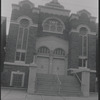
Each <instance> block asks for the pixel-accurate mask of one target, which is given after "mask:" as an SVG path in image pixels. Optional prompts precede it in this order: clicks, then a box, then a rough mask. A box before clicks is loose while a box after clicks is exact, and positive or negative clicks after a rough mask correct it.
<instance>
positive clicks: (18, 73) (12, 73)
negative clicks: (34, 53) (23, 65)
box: [10, 71, 25, 87]
mask: <svg viewBox="0 0 100 100" xmlns="http://www.w3.org/2000/svg"><path fill="white" fill-rule="evenodd" d="M14 74H17V75H23V76H22V84H21V87H23V86H24V79H25V73H24V72H20V71H12V72H11V78H10V86H12V83H13V75H14Z"/></svg>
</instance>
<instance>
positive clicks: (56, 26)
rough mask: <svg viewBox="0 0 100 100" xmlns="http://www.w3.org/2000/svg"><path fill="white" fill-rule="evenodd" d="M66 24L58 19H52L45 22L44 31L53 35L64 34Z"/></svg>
mask: <svg viewBox="0 0 100 100" xmlns="http://www.w3.org/2000/svg"><path fill="white" fill-rule="evenodd" d="M63 30H64V24H63V22H61V21H60V20H58V19H56V18H50V19H47V20H45V21H44V23H43V31H46V32H53V33H63Z"/></svg>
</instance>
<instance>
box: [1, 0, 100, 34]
mask: <svg viewBox="0 0 100 100" xmlns="http://www.w3.org/2000/svg"><path fill="white" fill-rule="evenodd" d="M20 1H22V0H1V16H5V17H7V34H8V29H9V22H10V16H11V11H12V4H18V3H19V2H20ZM30 1H31V2H33V3H34V4H35V6H36V7H37V6H38V5H45V4H46V3H48V2H50V1H51V0H30ZM58 1H59V2H60V3H61V4H62V5H63V6H64V7H65V9H67V10H71V13H76V12H77V11H80V10H82V9H86V10H87V11H89V12H90V13H91V14H92V16H94V17H97V22H98V9H99V8H98V0H58Z"/></svg>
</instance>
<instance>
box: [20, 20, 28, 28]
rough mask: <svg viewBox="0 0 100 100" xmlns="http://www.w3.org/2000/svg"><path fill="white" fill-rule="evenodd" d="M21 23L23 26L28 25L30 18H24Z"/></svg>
mask: <svg viewBox="0 0 100 100" xmlns="http://www.w3.org/2000/svg"><path fill="white" fill-rule="evenodd" d="M20 25H21V26H22V27H28V26H29V20H28V19H22V20H21V21H20Z"/></svg>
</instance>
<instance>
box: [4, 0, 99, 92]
mask: <svg viewBox="0 0 100 100" xmlns="http://www.w3.org/2000/svg"><path fill="white" fill-rule="evenodd" d="M95 20H96V18H95V17H93V16H91V14H90V13H89V12H88V11H86V10H80V11H78V12H77V13H73V14H70V10H66V9H65V8H64V7H63V6H62V5H61V4H60V3H59V2H58V1H57V0H53V1H51V2H49V3H47V4H45V5H44V6H38V7H35V6H34V4H33V3H32V2H30V1H29V0H23V1H20V2H19V4H18V5H16V4H13V5H12V14H11V21H10V28H9V35H8V38H7V39H8V40H7V47H6V59H5V69H4V72H3V74H2V86H8V87H9V86H10V87H21V88H27V87H28V80H29V78H28V77H29V65H30V64H31V63H32V62H33V61H34V62H35V63H36V64H37V72H36V73H37V75H39V74H40V76H41V75H44V76H48V77H50V75H51V76H52V75H54V76H56V75H59V76H68V75H70V72H69V71H68V69H70V68H72V69H78V68H79V67H85V68H89V69H91V70H92V72H91V73H90V92H95V79H96V73H95V70H96V34H97V24H96V22H95ZM78 76H79V77H80V80H81V74H78Z"/></svg>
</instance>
